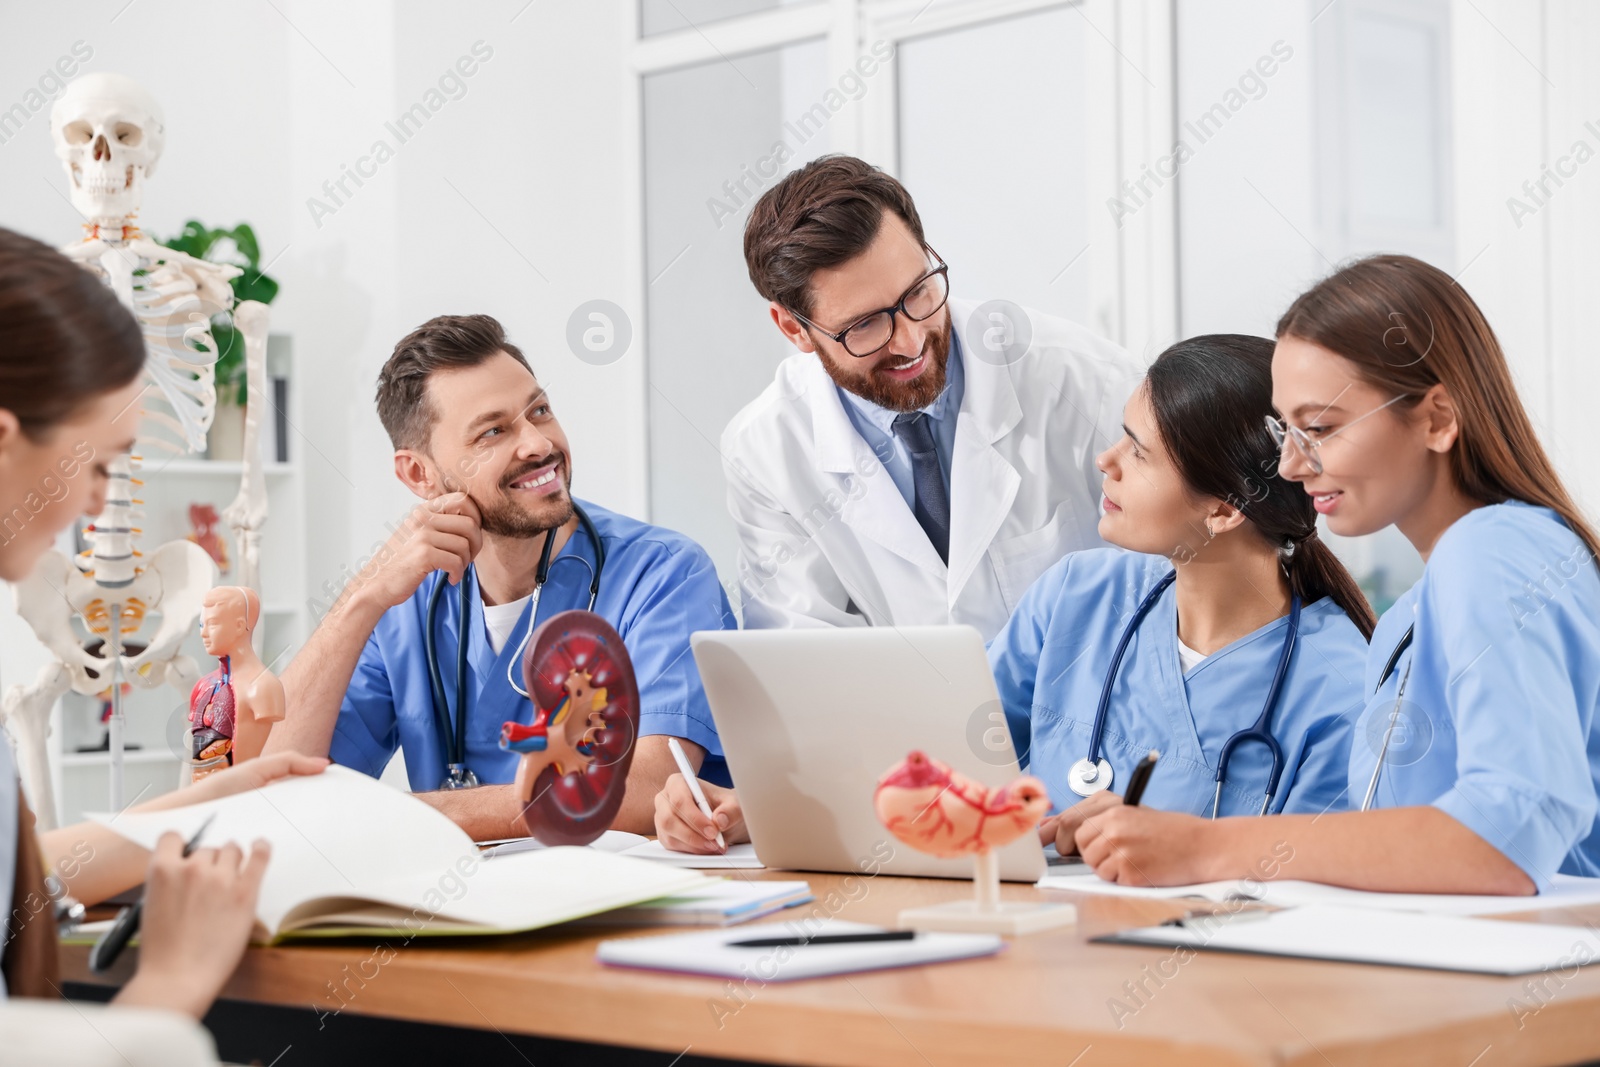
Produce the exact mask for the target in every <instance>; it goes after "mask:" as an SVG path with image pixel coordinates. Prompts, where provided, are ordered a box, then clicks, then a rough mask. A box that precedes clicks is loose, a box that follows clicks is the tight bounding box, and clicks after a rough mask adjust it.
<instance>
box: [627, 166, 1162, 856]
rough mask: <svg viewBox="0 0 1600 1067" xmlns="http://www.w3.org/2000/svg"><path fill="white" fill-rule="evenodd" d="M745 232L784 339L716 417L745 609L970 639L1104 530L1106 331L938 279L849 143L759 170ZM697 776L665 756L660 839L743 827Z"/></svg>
mask: <svg viewBox="0 0 1600 1067" xmlns="http://www.w3.org/2000/svg"><path fill="white" fill-rule="evenodd" d="M1018 236H1019V237H1020V238H1022V239H1026V238H1027V235H1025V234H1023V235H1018ZM744 252H745V262H746V265H747V267H748V268H749V271H750V279H751V281H752V282H753V283H754V284H755V287H756V289H757V291H759V292H760V293H761V295H762V296H764V297H766V298H767V300H768V301H769V308H770V313H771V315H772V321H773V322H774V323H775V324H776V325H777V327H778V329H779V330H780V331H781V332H782V333H783V335H784V337H785V338H787V339H788V340H789V341H790V342H791V343H793V345H794V346H795V348H796V349H798V351H797V352H796V353H795V354H794V355H793V356H790V357H789V358H788V359H787V360H785V361H784V363H783V364H782V365H781V366H779V368H778V371H777V374H776V376H775V377H774V380H773V382H772V384H771V385H769V386H768V387H767V388H766V389H765V390H763V391H762V393H761V395H760V396H758V397H757V398H756V399H755V400H754V401H752V402H751V403H750V405H749V406H747V407H746V408H745V409H744V410H743V411H741V412H740V413H739V414H738V415H737V416H736V417H735V418H734V419H733V421H732V422H731V423H729V425H728V427H727V429H726V430H725V431H724V432H723V435H722V455H723V456H724V457H725V460H724V469H725V471H726V474H727V478H728V508H729V510H730V511H731V512H732V514H733V519H734V522H735V524H736V525H737V527H738V531H739V544H740V550H739V587H740V592H741V594H742V599H743V602H744V625H745V627H746V628H763V627H784V626H862V625H875V626H913V625H929V624H933V625H938V624H946V623H965V624H968V625H971V626H973V627H975V628H976V629H977V630H978V632H979V633H981V634H982V635H983V638H984V640H985V641H988V640H989V639H991V638H992V637H993V636H994V635H995V633H996V632H997V631H998V630H999V629H1000V627H1001V625H1002V624H1003V623H1005V621H1006V619H1007V618H1008V617H1009V616H1010V614H1011V611H1012V609H1013V608H1015V606H1016V604H1017V602H1018V600H1019V599H1020V598H1021V596H1022V594H1023V592H1024V591H1025V590H1026V589H1027V588H1028V586H1029V585H1030V584H1031V583H1032V582H1033V580H1034V579H1035V578H1037V577H1038V576H1039V575H1040V574H1042V573H1043V572H1044V571H1045V570H1046V569H1047V568H1048V567H1049V566H1050V565H1051V564H1053V563H1055V562H1056V561H1057V560H1059V559H1060V558H1061V557H1062V556H1064V555H1065V554H1066V553H1068V552H1072V551H1074V550H1076V549H1081V548H1090V547H1094V546H1098V545H1100V544H1102V543H1103V542H1102V541H1101V540H1100V537H1099V535H1098V532H1097V527H1098V524H1099V513H1100V507H1101V500H1102V497H1101V492H1100V484H1101V475H1100V472H1099V471H1098V470H1096V468H1095V464H1094V461H1095V456H1096V455H1098V454H1099V453H1100V452H1101V451H1102V450H1104V449H1105V448H1107V447H1108V446H1110V445H1111V444H1112V443H1113V442H1114V441H1116V440H1117V439H1118V438H1120V437H1121V436H1122V408H1123V405H1124V403H1125V402H1126V401H1127V399H1128V397H1129V396H1130V395H1131V394H1132V392H1133V389H1134V388H1135V386H1136V385H1137V384H1138V381H1139V378H1140V375H1141V369H1140V368H1139V366H1138V365H1137V363H1136V362H1135V361H1134V360H1133V359H1132V358H1131V357H1130V356H1129V355H1128V354H1127V353H1126V352H1124V351H1123V350H1122V349H1121V348H1119V347H1118V346H1116V345H1114V344H1112V343H1110V342H1109V341H1105V340H1103V339H1101V338H1098V337H1095V336H1094V335H1093V334H1091V333H1090V332H1089V331H1088V330H1086V329H1084V328H1083V327H1081V326H1078V325H1075V324H1074V323H1071V322H1067V321H1065V320H1062V319H1059V318H1054V317H1051V316H1047V315H1043V314H1039V313H1037V312H1033V311H1028V310H1026V309H1024V308H1020V307H1018V306H1017V305H1015V304H1012V303H1010V302H1008V301H1004V300H991V301H988V302H985V303H974V302H970V301H962V300H955V299H950V297H949V273H950V270H951V268H950V267H949V266H948V265H947V264H946V263H945V262H944V261H943V260H942V259H941V258H940V257H939V255H938V253H936V252H935V251H934V249H933V247H932V246H931V245H930V243H929V242H928V241H927V240H926V239H925V237H924V235H923V229H922V220H921V218H920V217H919V216H918V214H917V209H916V205H915V204H913V203H912V200H911V196H910V194H909V193H907V192H906V190H905V188H904V187H903V186H902V185H901V184H900V183H899V182H898V181H896V180H895V179H894V178H893V177H891V176H890V175H888V174H886V173H884V172H883V171H881V170H878V169H877V168H874V167H872V166H870V165H868V164H866V163H864V162H862V161H861V160H859V159H855V158H852V157H849V156H826V157H823V158H822V159H819V160H816V161H815V162H812V163H810V164H807V165H806V166H804V167H802V168H800V169H799V170H797V171H795V172H794V173H792V174H790V175H788V176H787V177H785V178H784V179H783V180H782V181H780V182H779V183H778V184H777V185H775V186H774V187H773V188H772V189H770V190H769V191H768V192H767V193H766V194H765V195H764V196H763V197H762V198H761V199H760V200H759V201H758V202H757V203H756V205H755V206H754V208H752V209H751V213H750V219H749V222H748V223H747V225H746V227H745V237H744ZM702 788H703V790H704V792H705V794H706V796H707V800H708V801H709V803H710V804H711V806H712V816H711V817H710V818H707V817H706V816H705V815H704V814H702V813H701V811H700V810H699V808H698V806H697V805H696V802H695V799H694V797H693V795H692V794H691V792H690V790H689V788H688V785H687V783H686V782H685V781H684V780H683V778H682V776H681V775H672V776H670V777H668V779H667V781H666V785H665V788H663V789H662V791H661V792H660V793H659V794H657V797H656V820H655V821H656V833H657V834H658V835H659V836H660V839H661V841H662V843H663V844H665V845H667V847H669V848H674V849H679V850H684V851H693V852H716V851H719V846H718V844H717V833H718V831H719V830H720V831H721V832H722V835H723V839H724V840H725V841H727V842H729V843H732V842H736V841H743V840H747V839H748V835H747V833H746V831H745V828H744V821H743V818H742V813H741V810H740V806H739V803H738V798H737V796H736V794H735V793H734V792H733V791H732V790H729V789H723V788H721V787H718V786H714V785H711V784H710V783H703V784H702Z"/></svg>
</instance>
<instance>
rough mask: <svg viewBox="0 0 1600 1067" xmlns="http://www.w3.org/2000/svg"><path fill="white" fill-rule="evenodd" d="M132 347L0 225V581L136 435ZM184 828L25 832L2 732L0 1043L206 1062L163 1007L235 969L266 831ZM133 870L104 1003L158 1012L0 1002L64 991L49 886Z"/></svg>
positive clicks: (22, 563) (55, 890)
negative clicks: (120, 964) (205, 839)
mask: <svg viewBox="0 0 1600 1067" xmlns="http://www.w3.org/2000/svg"><path fill="white" fill-rule="evenodd" d="M144 360H145V348H144V341H143V338H142V336H141V333H140V328H139V324H138V323H137V322H136V321H135V320H134V318H133V316H132V315H131V314H129V312H128V311H127V309H126V308H124V307H123V306H122V305H121V304H119V303H118V302H117V299H116V297H115V296H113V295H112V293H111V291H110V290H109V289H107V288H106V287H105V286H104V285H102V284H101V283H100V281H99V280H98V279H96V278H95V277H93V276H92V275H90V274H89V273H88V272H87V271H85V270H84V269H83V268H82V267H80V266H78V265H77V264H76V263H74V262H72V261H71V260H69V259H68V258H67V257H65V256H63V255H61V254H60V253H59V252H56V251H55V250H54V249H52V248H50V247H48V246H46V245H43V244H41V243H39V242H38V241H34V240H31V239H30V238H27V237H23V236H21V235H20V234H17V233H13V232H12V231H10V230H6V229H3V228H0V505H3V506H0V519H3V520H4V521H3V524H0V526H3V528H0V579H5V580H7V581H12V582H15V581H19V580H21V579H22V578H24V577H26V576H27V574H28V573H29V572H30V571H31V570H32V569H33V567H34V565H35V564H36V563H37V562H38V560H39V558H40V557H41V556H42V555H43V554H44V553H45V552H46V551H47V550H48V549H49V548H50V547H51V545H52V543H53V542H54V541H55V538H56V536H57V535H58V534H60V533H61V532H62V531H63V530H64V529H66V528H67V527H68V526H70V525H71V524H72V521H73V520H74V519H76V518H77V517H78V516H79V515H87V516H91V517H92V516H94V515H96V514H98V513H99V512H100V510H101V509H102V508H103V506H104V504H105V493H106V464H107V463H108V462H109V461H110V459H111V458H112V457H113V456H115V455H116V454H118V453H119V452H125V451H127V450H128V449H129V448H131V447H132V446H133V442H134V437H135V431H136V427H137V422H138V419H139V415H140V404H139V400H140V395H141V392H142V390H143V388H144V383H143V373H142V372H143V368H144ZM326 765H327V761H326V760H320V759H312V758H311V757H309V756H300V755H293V754H285V755H281V756H274V757H265V758H261V759H256V760H251V761H250V762H248V763H244V764H241V765H239V766H238V767H233V768H229V769H228V770H225V771H222V772H220V773H218V774H215V775H212V776H211V777H208V778H206V779H205V780H204V781H203V782H200V783H197V784H195V785H194V786H191V787H189V788H187V789H184V790H181V791H179V792H177V793H172V794H168V795H166V796H162V797H158V798H156V799H155V800H152V801H149V802H147V803H145V804H143V805H141V806H140V807H138V808H134V809H131V810H134V811H141V810H144V811H148V810H154V809H157V808H169V807H176V806H178V805H180V804H197V803H200V802H202V801H207V800H214V799H216V798H218V797H221V796H226V795H228V794H230V793H237V792H242V791H244V790H248V789H255V788H258V787H260V786H262V785H264V784H266V783H267V782H268V781H271V780H272V779H274V778H281V777H283V776H285V775H288V774H315V773H317V772H319V771H321V770H322V769H323V767H325V766H326ZM183 844H184V842H183V841H182V840H181V839H180V838H179V837H178V836H177V835H176V834H167V835H165V836H164V837H163V838H162V839H161V841H160V842H159V844H158V845H157V847H156V850H155V854H154V855H153V856H152V855H151V854H150V853H149V852H147V851H146V850H145V849H143V848H140V847H139V846H137V845H135V844H133V843H132V842H131V841H128V840H126V839H125V838H123V837H121V836H120V835H118V834H116V833H115V832H113V831H111V830H109V829H107V828H106V827H104V826H102V825H100V824H98V823H80V824H78V825H76V826H67V827H63V828H61V829H58V830H48V831H44V832H43V833H39V834H37V835H35V832H34V826H33V815H32V813H31V812H29V810H28V807H27V804H26V801H25V799H24V797H23V795H22V792H21V790H20V789H19V787H18V779H17V771H16V766H15V763H14V761H13V759H12V752H11V745H10V743H9V741H8V740H6V739H5V738H4V737H3V736H0V916H3V917H4V921H5V926H6V930H5V936H4V937H3V938H0V1033H3V1034H4V1035H5V1051H4V1052H3V1053H0V1059H5V1058H6V1057H7V1056H8V1055H9V1056H13V1057H15V1059H14V1062H17V1063H24V1062H26V1063H39V1064H47V1063H48V1064H53V1063H89V1062H94V1063H99V1062H101V1061H102V1059H103V1058H105V1056H106V1049H107V1048H108V1047H110V1048H112V1050H113V1051H117V1050H119V1049H120V1050H122V1051H125V1052H126V1053H127V1054H128V1055H130V1056H133V1057H134V1058H136V1059H138V1060H139V1062H146V1063H148V1062H156V1057H154V1056H151V1054H150V1047H151V1045H152V1043H154V1044H157V1045H158V1046H159V1047H160V1048H161V1050H162V1052H161V1055H160V1057H159V1058H160V1060H161V1062H165V1063H173V1064H178V1063H184V1064H187V1063H194V1062H212V1055H213V1053H212V1050H211V1042H210V1039H209V1037H207V1036H206V1034H205V1033H204V1031H202V1030H200V1029H199V1028H198V1027H196V1026H195V1025H194V1024H193V1023H192V1022H191V1023H190V1024H189V1025H188V1026H187V1027H181V1026H175V1025H174V1022H175V1016H173V1014H172V1013H174V1012H176V1013H182V1014H186V1015H188V1016H190V1017H191V1019H198V1018H200V1017H201V1016H203V1015H204V1014H205V1013H206V1011H207V1010H208V1009H209V1007H210V1006H211V1002H212V1001H213V1000H214V999H215V998H216V996H217V994H218V993H219V992H220V991H221V989H222V986H223V984H224V983H225V982H226V981H227V980H228V978H229V976H230V975H231V974H232V973H233V969H234V967H235V966H236V965H237V964H238V962H239V958H240V956H242V955H243V953H244V950H245V944H246V942H247V941H248V940H249V937H250V932H251V928H252V925H253V924H254V922H255V906H256V896H257V893H258V891H259V889H260V886H261V879H262V875H263V874H264V872H265V870H266V865H267V861H268V858H269V857H268V851H267V848H266V843H265V842H257V843H256V845H255V847H254V848H253V849H252V850H251V851H250V853H249V854H248V855H245V854H244V853H243V852H242V851H241V850H240V848H239V847H238V846H237V845H233V844H229V845H225V846H223V847H221V848H200V849H198V850H197V851H195V852H194V853H193V854H192V855H190V856H187V857H185V856H184V855H183V854H182V851H183ZM41 860H42V863H41ZM47 875H48V876H49V878H50V881H49V882H47V881H46V876H47ZM140 882H144V883H145V884H146V886H147V890H146V893H145V898H144V901H145V902H144V909H143V917H142V918H143V921H142V925H141V929H140V934H139V938H140V948H139V952H138V955H139V966H138V969H137V970H136V971H135V972H134V974H133V977H132V978H130V979H129V980H128V981H127V982H126V984H125V985H124V986H123V988H122V991H121V992H120V993H119V994H118V995H117V997H116V1001H115V1003H116V1004H117V1005H118V1006H119V1008H140V1009H157V1010H158V1012H159V1014H157V1013H149V1012H123V1011H112V1012H109V1013H107V1012H104V1011H103V1010H102V1009H98V1008H96V1007H95V1006H92V1005H84V1006H78V1005H72V1006H68V1005H65V1004H61V1005H59V1006H50V1005H42V1004H39V1002H37V1001H20V1000H14V1001H12V1003H10V1004H7V1003H6V998H7V997H8V996H9V997H13V998H16V997H23V996H30V997H52V996H53V997H56V998H59V996H60V973H59V966H58V961H57V959H56V923H55V907H54V902H55V901H56V900H59V899H61V898H62V897H63V896H70V897H72V898H75V899H76V900H78V901H80V902H82V903H84V904H94V903H98V902H99V901H102V900H105V899H107V898H109V897H112V896H114V895H116V894H118V893H121V892H123V891H124V890H127V889H129V888H132V887H133V886H136V885H138V884H139V883H140ZM108 1042H109V1043H110V1045H109V1046H108ZM146 1056H150V1058H145V1057H146ZM7 1062H13V1061H12V1060H8V1061H7ZM118 1062H123V1061H122V1060H121V1059H120V1058H119V1059H118Z"/></svg>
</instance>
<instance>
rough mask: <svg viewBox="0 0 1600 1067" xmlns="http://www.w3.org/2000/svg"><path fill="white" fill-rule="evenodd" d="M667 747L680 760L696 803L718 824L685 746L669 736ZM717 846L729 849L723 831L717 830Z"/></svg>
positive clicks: (680, 768)
mask: <svg viewBox="0 0 1600 1067" xmlns="http://www.w3.org/2000/svg"><path fill="white" fill-rule="evenodd" d="M667 747H668V748H670V749H672V758H673V759H675V760H677V761H678V770H680V771H682V772H683V780H684V781H686V782H688V783H689V792H690V794H691V795H693V797H694V802H695V804H696V805H697V806H698V807H699V808H700V811H701V812H702V813H703V814H704V815H705V817H706V818H708V819H710V820H711V823H712V825H713V826H715V825H716V822H717V817H716V816H715V815H713V814H711V805H710V804H707V803H706V795H705V793H703V792H701V790H700V781H699V779H697V778H696V777H695V776H694V768H693V767H691V766H689V757H688V756H685V755H684V754H683V746H682V745H680V744H678V739H677V738H676V737H669V738H667ZM717 847H718V848H720V849H722V851H724V852H726V851H728V843H727V842H726V841H724V840H723V839H722V831H721V830H718V831H717Z"/></svg>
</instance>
